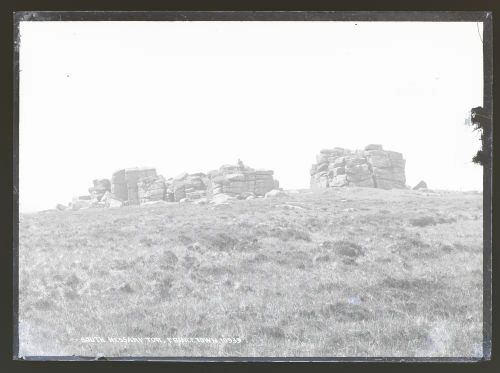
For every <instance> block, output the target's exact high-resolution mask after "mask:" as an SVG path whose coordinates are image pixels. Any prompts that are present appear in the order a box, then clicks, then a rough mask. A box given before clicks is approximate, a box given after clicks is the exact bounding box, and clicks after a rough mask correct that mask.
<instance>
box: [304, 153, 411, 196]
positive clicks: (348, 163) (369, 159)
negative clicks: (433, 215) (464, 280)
mask: <svg viewBox="0 0 500 373" xmlns="http://www.w3.org/2000/svg"><path fill="white" fill-rule="evenodd" d="M405 183H406V177H405V160H404V159H403V155H402V154H401V153H398V152H393V151H389V150H383V149H382V145H379V144H371V145H368V146H366V147H365V149H364V150H356V151H352V150H349V149H344V148H333V149H323V150H321V151H320V154H318V155H317V156H316V163H315V164H313V165H312V167H311V184H310V185H311V188H329V187H343V186H360V187H372V188H382V189H392V188H405Z"/></svg>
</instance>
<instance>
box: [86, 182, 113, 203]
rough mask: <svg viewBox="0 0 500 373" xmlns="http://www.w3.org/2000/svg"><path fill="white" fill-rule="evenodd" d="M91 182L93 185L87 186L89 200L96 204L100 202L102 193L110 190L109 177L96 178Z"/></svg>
mask: <svg viewBox="0 0 500 373" xmlns="http://www.w3.org/2000/svg"><path fill="white" fill-rule="evenodd" d="M92 183H93V184H94V186H93V187H90V188H89V193H90V200H91V201H92V204H94V205H97V204H99V202H101V199H102V197H103V196H104V194H105V193H106V192H109V191H111V182H110V181H109V179H98V180H94V181H93V182H92Z"/></svg>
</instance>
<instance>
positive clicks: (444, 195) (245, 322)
mask: <svg viewBox="0 0 500 373" xmlns="http://www.w3.org/2000/svg"><path fill="white" fill-rule="evenodd" d="M19 229H20V238H19V246H20V247H19V266H20V283H19V287H20V292H19V296H20V322H19V328H20V330H19V332H20V341H21V342H20V343H21V349H20V353H21V354H22V355H25V356H30V355H84V356H97V355H100V354H101V355H105V356H127V355H136V356H141V355H142V356H148V355H149V356H481V354H482V351H481V341H482V195H481V194H474V193H460V192H434V193H430V192H416V191H411V190H391V191H385V190H378V189H364V188H349V189H330V190H320V191H301V192H300V193H298V194H292V195H289V196H287V197H284V198H274V199H255V200H249V201H235V202H234V203H231V204H230V205H220V206H211V205H191V204H179V203H172V204H169V205H167V206H148V207H126V208H118V209H96V210H81V211H74V212H72V211H66V212H59V211H48V212H43V213H37V214H29V215H22V216H21V218H20V228H19ZM85 337H101V338H103V339H104V341H100V342H99V341H97V340H94V341H93V342H92V341H91V340H82V339H81V338H85ZM108 337H137V338H139V337H142V338H145V337H150V338H159V339H156V340H149V341H148V340H145V339H142V340H135V341H131V342H130V343H124V342H120V341H114V342H110V341H109V340H107V338H108ZM174 337H176V338H177V337H184V338H189V337H192V338H197V337H198V338H204V337H208V338H210V337H211V338H219V337H223V338H225V337H227V338H240V340H241V343H229V342H232V341H224V340H222V341H221V340H218V341H217V342H218V343H208V342H206V341H205V342H203V341H200V340H184V341H181V340H177V342H175V341H173V340H170V341H169V340H168V339H167V338H174ZM223 342H226V343H223ZM236 342H238V341H236Z"/></svg>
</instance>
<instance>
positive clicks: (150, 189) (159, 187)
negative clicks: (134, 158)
mask: <svg viewBox="0 0 500 373" xmlns="http://www.w3.org/2000/svg"><path fill="white" fill-rule="evenodd" d="M137 189H138V193H139V203H140V204H143V203H146V202H152V201H161V200H164V199H165V194H166V193H165V192H166V186H165V179H164V178H163V176H161V175H160V176H147V177H141V178H140V179H139V180H138V181H137Z"/></svg>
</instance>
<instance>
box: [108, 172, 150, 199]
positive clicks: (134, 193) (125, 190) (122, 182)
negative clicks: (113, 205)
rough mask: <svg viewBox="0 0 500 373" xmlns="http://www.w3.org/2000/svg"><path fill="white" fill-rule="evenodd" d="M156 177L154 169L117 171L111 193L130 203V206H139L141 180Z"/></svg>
mask: <svg viewBox="0 0 500 373" xmlns="http://www.w3.org/2000/svg"><path fill="white" fill-rule="evenodd" d="M146 177H156V169H154V168H147V167H142V168H127V169H122V170H118V171H116V172H115V173H114V174H113V176H112V178H111V192H112V193H113V194H114V196H115V197H116V198H118V199H120V200H122V201H128V204H129V205H138V204H139V187H138V185H137V183H138V182H139V179H141V178H146Z"/></svg>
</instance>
